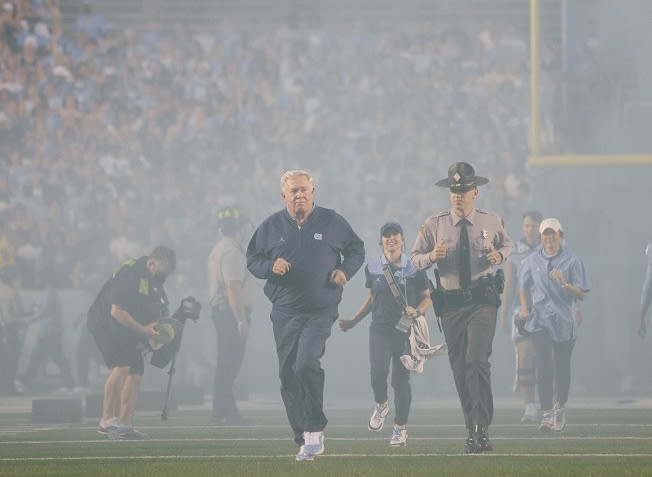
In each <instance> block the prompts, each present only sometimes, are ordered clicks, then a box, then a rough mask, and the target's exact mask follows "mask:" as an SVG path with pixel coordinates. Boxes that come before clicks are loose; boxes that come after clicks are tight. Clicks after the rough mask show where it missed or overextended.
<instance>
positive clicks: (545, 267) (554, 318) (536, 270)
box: [519, 247, 591, 342]
mask: <svg viewBox="0 0 652 477" xmlns="http://www.w3.org/2000/svg"><path fill="white" fill-rule="evenodd" d="M553 268H557V269H559V270H561V272H562V273H563V274H564V278H565V279H566V281H567V282H568V283H570V284H571V285H574V286H576V287H577V288H579V289H580V290H582V291H583V292H584V293H588V292H589V291H590V289H591V285H590V283H589V278H588V275H587V273H586V270H585V269H584V264H583V263H582V261H581V260H580V259H579V258H578V257H576V256H575V255H574V254H573V253H572V252H571V251H570V250H569V249H568V248H567V247H562V248H561V250H560V251H559V254H557V255H555V256H553V257H547V256H546V255H545V252H544V251H543V248H542V249H540V250H538V251H537V252H535V253H533V254H531V255H530V256H528V257H527V258H526V259H525V260H523V262H521V267H519V284H520V288H521V290H527V291H530V292H531V294H532V317H531V319H529V320H528V321H527V322H526V324H525V329H526V330H527V331H529V332H531V333H533V332H536V331H547V332H548V333H549V334H550V337H551V338H552V340H553V341H556V342H562V341H568V340H570V339H575V338H576V335H577V329H576V327H575V321H574V320H573V303H574V302H575V297H573V295H571V294H570V293H569V292H568V291H567V290H565V289H564V288H563V287H562V286H561V285H560V284H559V283H557V282H556V281H555V279H554V278H552V277H551V276H550V271H551V270H552V269H553Z"/></svg>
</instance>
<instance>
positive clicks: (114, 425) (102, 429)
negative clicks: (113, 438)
mask: <svg viewBox="0 0 652 477" xmlns="http://www.w3.org/2000/svg"><path fill="white" fill-rule="evenodd" d="M118 426H120V421H118V418H117V417H111V418H109V419H100V423H99V424H98V426H97V432H98V433H100V434H108V433H109V432H113V431H117V429H118Z"/></svg>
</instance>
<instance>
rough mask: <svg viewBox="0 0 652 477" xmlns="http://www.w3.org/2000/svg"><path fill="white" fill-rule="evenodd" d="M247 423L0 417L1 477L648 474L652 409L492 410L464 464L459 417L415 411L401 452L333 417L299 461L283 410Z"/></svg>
mask: <svg viewBox="0 0 652 477" xmlns="http://www.w3.org/2000/svg"><path fill="white" fill-rule="evenodd" d="M243 414H244V416H245V418H246V419H247V423H248V424H247V425H244V426H231V427H218V426H212V425H210V422H209V419H208V416H209V414H208V412H207V411H206V410H180V411H175V412H174V413H172V415H171V416H170V419H169V420H168V421H167V422H162V421H161V420H160V417H159V414H158V413H147V414H139V415H138V417H137V423H138V426H137V427H138V428H139V429H140V430H142V431H144V432H147V433H148V434H149V436H150V439H148V440H143V441H133V440H132V441H109V440H107V439H105V438H104V437H103V436H101V435H100V434H98V433H97V432H96V427H95V426H96V422H95V420H94V419H93V420H90V419H87V420H86V422H84V423H83V424H79V425H39V424H32V423H31V416H30V415H29V413H4V414H3V413H2V412H1V409H0V475H2V476H3V477H13V476H30V477H31V476H39V477H41V476H59V475H60V476H82V475H92V476H105V475H106V476H128V475H134V476H135V475H137V476H156V477H167V476H170V477H172V476H187V477H190V476H216V475H220V476H222V475H238V476H259V475H260V476H267V477H269V476H276V475H283V476H286V475H288V476H293V475H310V476H338V477H340V476H367V475H369V476H389V475H392V476H397V475H401V476H406V475H410V476H412V475H442V476H448V475H460V476H461V475H481V476H483V477H484V476H508V475H528V476H539V475H541V476H551V475H555V476H556V475H573V476H575V475H577V476H589V475H590V476H593V477H595V476H612V475H618V476H628V475H632V476H639V475H650V476H652V410H650V409H648V408H636V407H631V408H626V409H620V408H619V409H599V408H591V409H569V414H568V416H569V426H568V429H567V430H566V432H564V433H562V434H554V435H542V434H540V433H539V432H538V431H537V430H536V425H532V424H530V425H524V424H520V423H519V422H518V420H519V417H520V410H519V409H516V408H514V409H506V408H501V409H498V410H497V411H496V417H495V421H494V425H493V426H492V427H491V438H492V440H493V443H494V448H495V451H494V452H491V453H485V454H481V455H463V454H461V449H462V446H463V442H464V437H465V430H464V428H463V426H462V425H460V420H461V419H460V418H461V416H460V414H459V410H458V409H453V408H451V409H441V408H439V409H436V410H428V409H425V408H419V409H415V410H413V412H412V415H411V424H410V425H409V427H408V429H409V434H410V437H409V439H408V447H407V448H391V447H390V446H389V444H388V443H389V434H390V432H391V417H392V414H391V413H390V416H389V418H388V421H387V422H386V427H385V429H384V430H383V431H382V432H380V433H372V432H369V431H368V430H367V429H366V420H367V418H368V416H367V414H368V410H367V409H355V410H344V409H331V410H329V411H328V416H329V419H330V423H329V425H328V427H327V430H326V454H325V455H323V456H319V457H317V458H316V459H315V461H314V462H304V463H297V462H294V454H295V453H296V446H295V445H294V443H293V442H292V440H291V438H290V437H291V436H290V432H289V428H288V426H287V423H286V421H285V415H284V413H283V412H282V410H281V409H266V410H248V411H247V412H245V413H243Z"/></svg>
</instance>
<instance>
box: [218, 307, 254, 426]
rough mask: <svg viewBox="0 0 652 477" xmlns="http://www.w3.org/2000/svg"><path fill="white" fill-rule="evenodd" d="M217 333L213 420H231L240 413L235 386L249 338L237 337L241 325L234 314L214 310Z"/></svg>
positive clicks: (229, 311)
mask: <svg viewBox="0 0 652 477" xmlns="http://www.w3.org/2000/svg"><path fill="white" fill-rule="evenodd" d="M211 311H212V318H213V324H214V325H215V331H216V332H217V365H216V366H215V379H214V381H213V417H216V418H221V417H229V416H234V415H236V414H237V413H238V408H237V406H236V402H235V396H234V395H233V383H234V382H235V378H236V377H237V376H238V373H239V372H240V368H241V367H242V361H243V360H244V354H245V345H246V343H247V338H246V337H242V336H240V335H238V322H237V321H236V318H235V315H234V314H233V312H231V310H230V309H229V310H228V311H227V310H223V311H220V310H219V308H218V307H213V308H212V310H211Z"/></svg>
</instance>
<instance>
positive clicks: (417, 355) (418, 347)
mask: <svg viewBox="0 0 652 477" xmlns="http://www.w3.org/2000/svg"><path fill="white" fill-rule="evenodd" d="M408 342H409V343H410V349H409V353H408V354H404V355H403V356H401V362H402V363H403V366H405V367H406V368H407V369H408V370H410V371H412V372H414V373H419V374H421V373H423V365H424V363H425V362H426V360H427V359H428V358H432V357H433V356H440V355H443V354H446V353H447V352H448V346H447V345H446V343H442V344H440V345H437V346H432V345H431V344H430V331H429V330H428V322H427V321H426V318H425V317H424V316H417V317H416V318H415V319H414V321H413V322H412V325H411V326H410V336H409V337H408Z"/></svg>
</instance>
